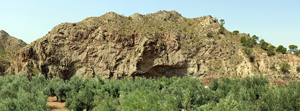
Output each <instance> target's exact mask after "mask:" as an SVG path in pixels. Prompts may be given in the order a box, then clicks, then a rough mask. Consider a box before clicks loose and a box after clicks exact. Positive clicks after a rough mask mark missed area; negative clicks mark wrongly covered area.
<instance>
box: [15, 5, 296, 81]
mask: <svg viewBox="0 0 300 111" xmlns="http://www.w3.org/2000/svg"><path fill="white" fill-rule="evenodd" d="M219 28H220V24H219V23H218V21H217V19H215V18H213V17H211V16H204V17H198V18H184V17H182V16H181V15H180V14H178V13H177V12H175V11H171V12H167V11H159V12H157V13H153V14H147V15H141V14H134V15H132V16H130V17H125V16H121V15H118V14H116V13H113V12H109V13H107V14H105V15H103V16H100V17H89V18H86V19H85V20H83V21H81V22H78V23H63V24H60V25H58V26H56V27H54V28H53V29H52V30H51V31H50V32H49V33H48V34H47V35H45V36H44V37H43V38H41V39H39V40H37V41H35V42H34V43H32V44H30V45H28V46H26V48H23V49H22V50H21V51H20V52H19V53H18V54H17V55H16V57H15V60H14V64H13V65H12V67H13V68H14V71H11V73H15V74H18V73H22V72H23V73H26V74H28V75H29V76H31V75H35V74H40V73H41V74H44V75H45V76H47V77H53V76H58V77H61V78H64V79H68V78H70V77H72V76H74V75H78V76H83V77H87V76H95V75H101V76H102V77H105V78H112V77H113V78H120V77H126V76H146V77H151V76H159V77H161V76H167V77H171V76H185V75H191V76H194V77H202V78H210V77H221V76H232V77H245V76H252V75H255V74H262V75H267V76H270V77H274V78H278V77H287V76H289V77H295V78H297V77H298V76H297V71H296V70H295V68H296V67H297V66H298V65H299V63H300V62H299V60H300V59H299V57H296V56H294V55H291V54H286V55H280V54H276V56H271V57H269V56H267V55H266V51H263V50H262V49H260V48H257V47H258V46H257V47H254V49H255V50H254V55H255V61H254V62H251V61H250V60H249V57H248V56H247V55H246V54H245V53H244V50H243V48H244V47H243V46H242V45H241V43H240V42H239V40H240V37H241V36H247V35H246V34H238V35H233V34H231V33H230V32H228V31H225V34H218V29H219ZM208 32H212V33H213V37H211V38H209V37H207V35H206V34H207V33H208ZM284 61H286V62H288V63H289V64H290V65H291V67H292V68H291V69H290V73H289V74H283V73H281V72H280V70H279V68H280V65H281V64H282V63H283V62H284ZM273 66H274V67H273Z"/></svg>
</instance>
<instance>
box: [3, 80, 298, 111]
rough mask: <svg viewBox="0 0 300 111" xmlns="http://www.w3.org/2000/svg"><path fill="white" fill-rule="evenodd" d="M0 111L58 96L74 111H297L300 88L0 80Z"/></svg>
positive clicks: (36, 110)
mask: <svg viewBox="0 0 300 111" xmlns="http://www.w3.org/2000/svg"><path fill="white" fill-rule="evenodd" d="M0 88H1V90H0V110H3V111H23V110H30V111H46V110H49V108H48V106H47V105H46V103H47V97H49V96H57V97H58V100H59V101H66V108H68V109H70V110H74V111H81V110H83V109H86V110H95V111H119V110H122V111H133V110H146V111H174V110H175V111H176V110H258V111H259V110H264V111H281V110H299V109H300V104H299V103H300V93H299V92H300V83H298V82H290V83H289V84H285V85H278V86H276V85H271V84H270V83H269V80H268V79H266V78H265V77H261V76H254V77H246V78H243V79H234V78H227V77H224V78H222V79H219V80H218V79H213V80H212V82H211V84H210V86H209V88H206V87H205V85H203V84H202V82H201V81H200V80H199V79H196V78H193V77H172V78H165V77H162V78H149V79H147V78H143V77H136V78H122V79H101V77H99V76H98V77H97V78H86V79H82V78H80V77H77V76H75V77H72V78H71V79H69V80H62V79H59V78H52V79H46V78H45V77H44V76H34V77H33V78H32V79H31V80H28V79H27V77H25V76H5V77H2V76H1V77H0Z"/></svg>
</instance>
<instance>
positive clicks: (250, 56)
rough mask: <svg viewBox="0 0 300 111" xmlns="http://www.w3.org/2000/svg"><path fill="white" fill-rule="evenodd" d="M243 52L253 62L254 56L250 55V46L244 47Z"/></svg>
mask: <svg viewBox="0 0 300 111" xmlns="http://www.w3.org/2000/svg"><path fill="white" fill-rule="evenodd" d="M244 51H245V53H246V54H247V55H248V57H249V59H250V61H251V62H254V58H255V56H254V55H252V50H251V49H250V48H247V47H246V48H244Z"/></svg>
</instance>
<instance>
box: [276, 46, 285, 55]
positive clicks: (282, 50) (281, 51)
mask: <svg viewBox="0 0 300 111" xmlns="http://www.w3.org/2000/svg"><path fill="white" fill-rule="evenodd" d="M276 52H280V53H282V54H286V48H285V47H283V46H282V45H279V46H278V47H277V48H276Z"/></svg>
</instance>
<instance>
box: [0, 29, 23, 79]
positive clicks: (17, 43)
mask: <svg viewBox="0 0 300 111" xmlns="http://www.w3.org/2000/svg"><path fill="white" fill-rule="evenodd" d="M25 45H26V43H25V42H24V41H22V40H20V39H17V38H15V37H12V36H10V35H9V34H8V33H7V32H5V31H4V30H0V55H1V56H0V75H3V74H4V72H5V71H6V70H7V69H8V67H9V65H10V62H11V60H12V59H13V57H14V55H15V54H16V53H17V51H19V50H20V49H21V48H22V47H24V46H25Z"/></svg>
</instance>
